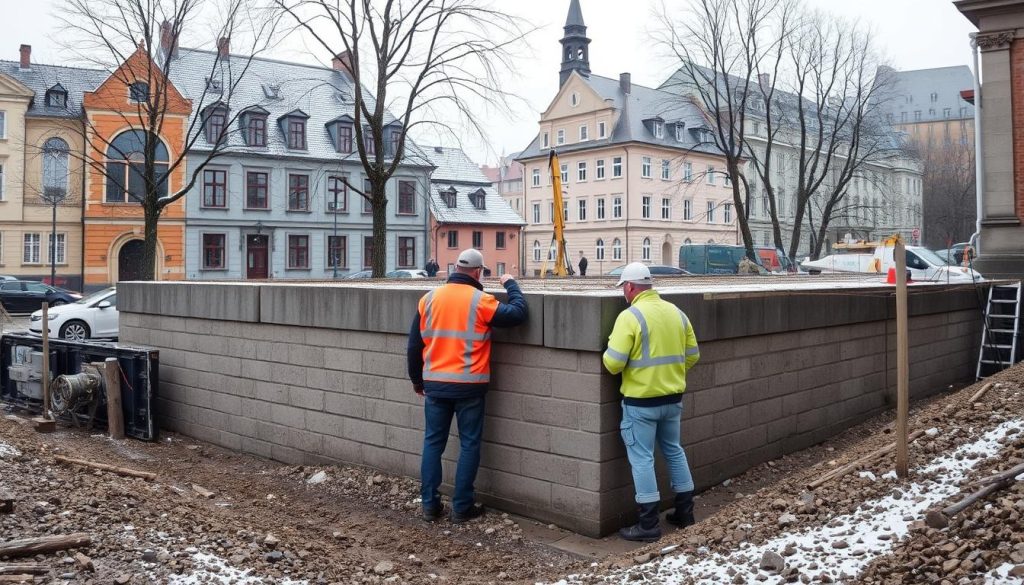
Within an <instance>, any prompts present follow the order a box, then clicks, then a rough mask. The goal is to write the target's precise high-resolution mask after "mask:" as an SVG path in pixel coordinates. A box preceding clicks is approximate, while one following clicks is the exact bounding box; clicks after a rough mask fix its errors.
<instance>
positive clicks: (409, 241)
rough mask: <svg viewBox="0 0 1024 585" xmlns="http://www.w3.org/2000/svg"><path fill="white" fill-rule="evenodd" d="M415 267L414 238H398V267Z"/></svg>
mask: <svg viewBox="0 0 1024 585" xmlns="http://www.w3.org/2000/svg"><path fill="white" fill-rule="evenodd" d="M413 266H416V238H407V237H403V236H399V238H398V267H399V268H412V267H413Z"/></svg>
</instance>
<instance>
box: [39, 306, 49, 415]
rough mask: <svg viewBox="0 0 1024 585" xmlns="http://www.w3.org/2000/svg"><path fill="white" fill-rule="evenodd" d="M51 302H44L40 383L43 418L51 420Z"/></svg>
mask: <svg viewBox="0 0 1024 585" xmlns="http://www.w3.org/2000/svg"><path fill="white" fill-rule="evenodd" d="M49 312H50V303H47V302H44V303H43V323H42V325H40V328H41V329H42V332H43V372H42V376H41V378H40V380H39V381H40V383H41V384H42V385H43V418H45V419H47V420H50V314H49Z"/></svg>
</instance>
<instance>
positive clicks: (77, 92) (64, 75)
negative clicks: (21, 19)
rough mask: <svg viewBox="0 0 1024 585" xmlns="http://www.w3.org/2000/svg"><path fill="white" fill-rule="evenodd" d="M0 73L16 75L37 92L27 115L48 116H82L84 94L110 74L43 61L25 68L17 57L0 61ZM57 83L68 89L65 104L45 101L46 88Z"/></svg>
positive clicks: (15, 77)
mask: <svg viewBox="0 0 1024 585" xmlns="http://www.w3.org/2000/svg"><path fill="white" fill-rule="evenodd" d="M0 73H3V74H6V75H9V76H11V77H13V78H14V79H17V80H18V81H20V82H21V83H23V84H24V85H25V86H26V87H28V88H29V89H31V90H32V91H33V92H34V93H35V97H34V98H32V103H31V104H29V108H28V112H27V113H26V115H27V116H30V117H45V118H80V117H81V116H82V94H83V93H85V92H87V91H93V90H94V89H96V88H97V87H99V86H100V85H101V84H102V83H103V82H104V81H106V79H107V77H109V75H110V73H109V72H108V71H104V70H103V69H82V68H78V67H61V66H59V65H43V64H40V63H32V65H31V68H30V69H29V70H27V71H23V70H22V69H21V65H20V64H19V62H18V61H0ZM57 84H60V85H61V86H63V87H64V89H65V90H66V91H67V93H68V102H67V107H66V108H60V107H52V106H47V105H46V90H48V89H50V88H51V87H53V86H55V85H57Z"/></svg>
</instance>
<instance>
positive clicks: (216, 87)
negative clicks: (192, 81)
mask: <svg viewBox="0 0 1024 585" xmlns="http://www.w3.org/2000/svg"><path fill="white" fill-rule="evenodd" d="M220 89H221V84H220V80H219V79H214V78H213V77H207V78H206V90H207V91H220Z"/></svg>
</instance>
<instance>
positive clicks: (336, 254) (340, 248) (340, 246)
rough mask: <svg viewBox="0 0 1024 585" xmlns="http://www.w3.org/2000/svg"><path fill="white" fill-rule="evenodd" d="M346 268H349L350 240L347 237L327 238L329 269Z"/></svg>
mask: <svg viewBox="0 0 1024 585" xmlns="http://www.w3.org/2000/svg"><path fill="white" fill-rule="evenodd" d="M335 266H337V267H338V268H345V267H347V266H348V238H347V237H346V236H327V267H328V268H334V267H335Z"/></svg>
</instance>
